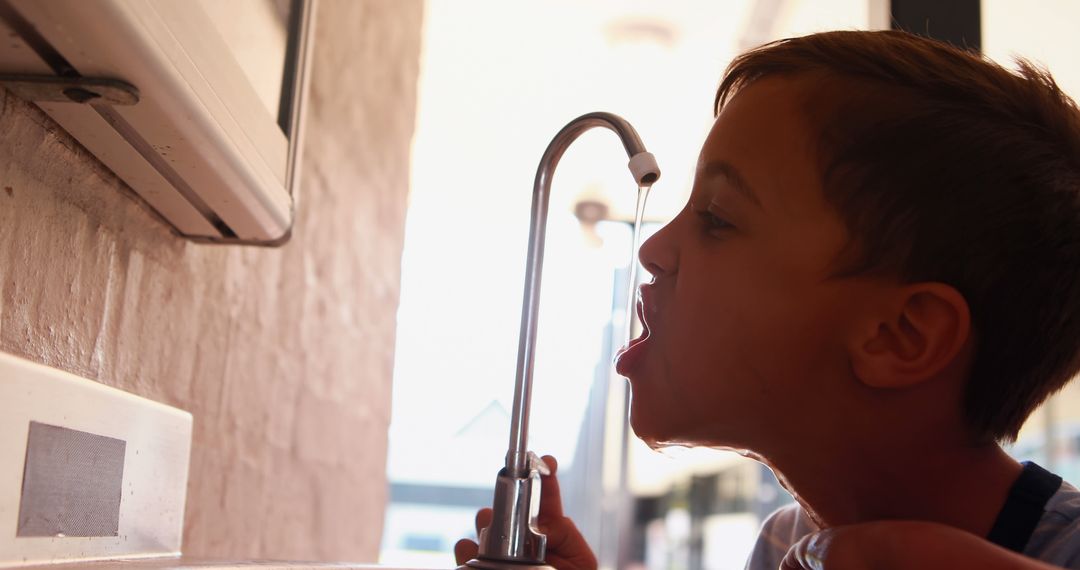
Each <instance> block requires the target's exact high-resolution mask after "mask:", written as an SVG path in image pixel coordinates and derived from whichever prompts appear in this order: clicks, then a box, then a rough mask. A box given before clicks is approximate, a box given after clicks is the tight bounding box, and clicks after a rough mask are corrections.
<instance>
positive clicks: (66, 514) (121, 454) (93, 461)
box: [0, 353, 192, 568]
mask: <svg viewBox="0 0 1080 570" xmlns="http://www.w3.org/2000/svg"><path fill="white" fill-rule="evenodd" d="M191 429H192V418H191V414H189V413H187V412H185V411H182V410H178V409H176V408H172V407H169V406H166V405H164V404H160V403H157V402H153V401H151V400H147V399H145V398H140V397H138V396H135V395H132V394H129V393H127V392H124V391H122V390H117V389H115V388H110V387H108V386H105V385H103V384H100V383H98V382H94V381H92V380H87V379H85V378H80V377H78V376H75V375H72V374H69V373H67V372H62V371H60V370H56V369H53V368H49V367H47V366H43V365H40V364H36V363H33V362H30V361H27V360H23V359H21V358H17V357H14V356H11V355H9V354H4V353H0V568H5V567H15V566H26V565H31V564H49V563H55V562H74V561H90V560H105V559H115V558H145V557H159V556H179V555H180V544H181V538H182V531H183V522H184V500H185V498H186V492H187V479H188V463H189V459H190V455H191Z"/></svg>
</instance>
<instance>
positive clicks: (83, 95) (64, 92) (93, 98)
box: [0, 75, 139, 106]
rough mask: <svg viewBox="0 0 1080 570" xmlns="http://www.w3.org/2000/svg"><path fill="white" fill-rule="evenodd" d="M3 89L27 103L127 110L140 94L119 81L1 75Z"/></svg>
mask: <svg viewBox="0 0 1080 570" xmlns="http://www.w3.org/2000/svg"><path fill="white" fill-rule="evenodd" d="M0 85H3V86H4V87H6V88H7V89H8V90H9V91H11V92H12V93H14V94H15V95H16V96H17V97H19V98H21V99H25V100H27V101H33V102H35V103H37V102H48V103H88V104H91V105H111V106H126V105H134V104H136V103H138V102H139V90H138V89H136V88H135V86H134V85H132V84H130V83H128V82H126V81H121V80H119V79H98V78H92V77H57V76H54V75H0Z"/></svg>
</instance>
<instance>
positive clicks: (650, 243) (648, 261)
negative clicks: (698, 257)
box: [638, 220, 678, 277]
mask: <svg viewBox="0 0 1080 570" xmlns="http://www.w3.org/2000/svg"><path fill="white" fill-rule="evenodd" d="M674 226H675V220H672V221H671V222H668V223H667V225H665V226H664V227H662V228H660V230H659V231H657V232H656V233H655V234H653V235H652V236H651V237H650V238H649V239H647V240H645V243H643V244H641V249H640V250H639V251H638V259H639V260H640V261H641V266H642V267H644V268H645V270H646V271H648V272H649V273H651V274H652V276H653V277H660V276H661V275H667V274H670V273H673V272H674V271H675V269H676V267H678V253H677V251H676V249H675V247H674V246H673V242H674V240H672V238H671V234H672V233H673V232H674V229H675V227H674Z"/></svg>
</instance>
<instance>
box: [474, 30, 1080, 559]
mask: <svg viewBox="0 0 1080 570" xmlns="http://www.w3.org/2000/svg"><path fill="white" fill-rule="evenodd" d="M640 257H641V261H642V263H643V265H644V266H645V267H646V268H647V269H648V270H649V272H650V273H652V275H653V276H654V278H653V281H652V283H650V284H649V285H646V286H643V287H642V289H641V299H640V303H639V312H640V314H641V317H642V320H643V322H644V323H645V327H646V333H645V334H644V335H643V337H642V338H640V339H637V340H635V341H632V342H631V343H630V345H629V347H627V348H626V349H624V350H623V351H622V353H621V354H620V356H619V358H618V364H617V367H618V370H619V372H620V373H621V374H622V375H624V376H626V377H627V378H629V380H630V383H631V386H632V389H633V403H632V407H631V416H630V417H631V424H632V425H633V427H634V430H635V432H636V433H637V435H638V436H639V437H641V438H642V439H644V440H645V441H647V442H649V443H650V444H652V445H655V446H663V445H674V444H678V445H696V446H712V447H721V448H732V449H738V450H744V451H746V452H748V453H749V454H750V455H751V456H752V457H755V458H756V459H758V460H760V461H761V462H763V463H765V464H766V465H769V466H770V467H771V468H773V470H774V471H775V472H776V474H777V476H778V477H779V478H780V480H781V482H782V483H783V484H784V485H785V487H786V488H788V489H789V490H790V491H791V493H792V494H793V495H794V496H795V498H796V499H797V503H796V504H795V505H793V506H791V507H788V508H784V509H781V510H780V511H778V512H777V513H774V514H773V515H772V516H771V517H770V518H769V519H768V520H767V521H766V522H765V525H764V528H763V529H762V531H761V535H760V537H759V540H758V544H757V545H756V547H755V549H754V551H753V554H752V555H751V558H750V560H749V562H748V565H747V567H748V568H751V569H754V570H757V569H770V570H772V569H775V568H777V567H778V566H780V565H781V563H782V561H783V563H784V564H786V565H788V566H789V567H792V568H800V567H807V568H817V567H825V568H829V567H838V568H848V567H868V568H884V567H896V568H902V567H910V568H926V567H932V566H931V565H938V566H939V567H951V568H959V567H982V568H987V567H995V565H996V566H999V567H1002V568H1004V567H1010V568H1012V567H1040V566H1041V565H1040V563H1038V562H1036V561H1034V560H1032V559H1038V560H1042V561H1044V562H1047V563H1050V564H1054V565H1059V566H1067V567H1077V568H1080V491H1077V490H1076V489H1075V488H1074V487H1072V486H1071V485H1069V484H1068V483H1062V482H1061V479H1060V478H1059V477H1056V476H1054V475H1052V474H1050V473H1047V472H1045V471H1043V470H1042V469H1041V468H1039V467H1038V466H1035V465H1034V464H1026V465H1021V464H1019V463H1017V462H1016V461H1014V460H1013V459H1011V458H1010V457H1009V456H1008V455H1007V454H1006V453H1005V452H1004V451H1002V449H1001V448H1000V447H999V445H998V442H1002V441H1008V440H1011V439H1013V438H1015V437H1016V433H1017V431H1018V430H1019V429H1020V426H1021V425H1022V424H1023V422H1024V420H1025V418H1027V416H1028V415H1029V414H1030V413H1031V411H1032V410H1034V409H1035V408H1036V407H1037V406H1038V405H1039V404H1040V403H1042V402H1043V401H1044V400H1045V399H1046V398H1047V397H1048V396H1049V395H1051V394H1053V393H1054V392H1056V391H1057V390H1059V389H1060V388H1061V387H1062V386H1063V385H1064V384H1065V383H1066V382H1067V381H1068V380H1069V379H1070V378H1072V377H1073V376H1074V375H1075V374H1076V373H1077V371H1078V368H1080V276H1078V269H1080V112H1078V111H1077V108H1076V106H1075V105H1074V103H1073V102H1072V101H1071V100H1070V99H1069V98H1068V97H1066V96H1065V95H1064V94H1062V93H1061V91H1060V90H1058V88H1057V86H1056V85H1055V84H1054V82H1053V80H1052V79H1051V78H1050V76H1049V75H1048V74H1046V73H1045V72H1042V71H1040V70H1038V69H1036V68H1034V67H1032V66H1031V65H1029V64H1026V63H1023V62H1021V64H1020V71H1019V72H1018V73H1013V72H1009V71H1007V70H1005V69H1003V68H1001V67H999V66H997V65H996V64H994V63H991V62H989V61H988V60H986V59H984V58H981V57H980V56H978V55H977V54H973V53H970V52H967V51H962V50H959V49H956V48H953V47H950V46H948V45H945V44H942V43H939V42H935V41H932V40H927V39H923V38H919V37H916V36H913V35H909V34H906V33H902V32H832V33H825V34H817V35H813V36H807V37H803V38H796V39H791V40H784V41H780V42H776V43H773V44H769V45H766V46H764V47H761V48H758V49H756V50H753V51H751V52H749V53H746V54H744V55H742V56H740V57H739V58H737V59H736V60H735V61H734V62H733V63H732V64H731V66H730V67H729V68H728V71H727V73H726V75H725V77H724V79H723V82H722V83H721V86H720V89H719V92H718V95H717V116H716V122H715V124H714V126H713V128H712V131H711V132H710V133H709V136H708V138H707V139H706V141H705V144H704V146H703V148H702V151H701V156H700V160H699V163H698V171H697V175H696V179H695V183H694V188H693V191H692V195H691V197H690V201H689V203H688V204H687V206H686V208H685V209H684V210H683V211H682V212H681V213H679V214H678V216H676V218H675V219H674V220H672V221H671V223H669V224H668V225H667V226H665V227H664V228H663V229H662V230H661V231H660V232H658V233H657V234H656V235H655V236H653V237H652V238H651V239H650V240H649V241H648V242H646V243H645V244H644V245H643V246H642V248H641V252H640ZM543 491H544V498H543V500H544V503H545V506H544V508H543V511H544V512H543V516H542V520H541V524H542V526H543V527H544V530H545V532H547V533H548V534H549V546H548V552H549V562H550V563H552V564H553V565H555V566H556V567H560V568H588V567H595V560H594V559H593V558H592V555H591V554H590V553H589V552H588V548H587V546H586V545H585V543H584V541H583V540H582V539H581V537H580V535H579V534H578V533H577V532H576V531H575V530H574V528H573V525H572V523H570V522H569V521H568V520H567V519H564V518H563V517H562V516H561V509H560V507H559V504H558V490H557V485H556V484H555V481H554V478H553V477H549V478H547V480H546V481H545V485H544V490H543ZM487 516H489V515H488V514H487V513H483V512H482V513H481V516H480V517H479V523H480V524H481V526H482V525H483V523H484V520H483V519H484V518H485V517H487ZM897 521H909V522H897ZM821 529H827V530H825V531H824V532H823V533H818V531H820V530H821ZM815 533H818V534H815ZM979 537H981V538H979ZM800 540H802V542H800ZM473 552H475V546H473V545H472V544H471V543H468V542H462V543H459V546H458V548H457V554H458V556H459V558H462V561H464V559H467V558H468V557H469V556H470V555H471V554H472V553H473ZM1021 555H1023V556H1021ZM785 556H787V557H788V558H787V560H786V561H785V560H784V559H785ZM860 564H861V566H860Z"/></svg>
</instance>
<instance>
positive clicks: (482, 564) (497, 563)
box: [457, 558, 555, 570]
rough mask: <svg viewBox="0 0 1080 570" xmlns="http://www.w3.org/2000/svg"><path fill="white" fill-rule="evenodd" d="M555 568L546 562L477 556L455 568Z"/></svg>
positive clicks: (488, 569)
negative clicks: (487, 558) (480, 557)
mask: <svg viewBox="0 0 1080 570" xmlns="http://www.w3.org/2000/svg"><path fill="white" fill-rule="evenodd" d="M470 569H477V570H555V567H554V566H548V565H547V564H522V563H519V562H506V561H503V560H482V559H479V558H473V559H472V560H470V561H468V562H466V563H465V564H464V565H462V566H458V567H457V570H470Z"/></svg>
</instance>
